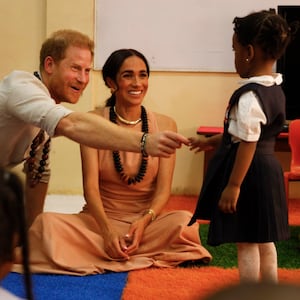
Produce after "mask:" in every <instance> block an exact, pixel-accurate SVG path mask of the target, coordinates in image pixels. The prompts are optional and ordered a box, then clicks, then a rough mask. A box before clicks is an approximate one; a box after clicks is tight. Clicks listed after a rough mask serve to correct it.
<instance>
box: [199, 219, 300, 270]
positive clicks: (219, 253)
mask: <svg viewBox="0 0 300 300" xmlns="http://www.w3.org/2000/svg"><path fill="white" fill-rule="evenodd" d="M208 226H209V225H208V224H201V225H200V236H201V242H202V245H203V246H204V247H205V248H206V249H207V250H208V251H209V252H210V253H211V255H212V256H213V260H212V262H211V263H210V266H217V267H223V268H233V267H237V249H236V245H235V244H223V245H220V246H216V247H212V246H209V245H207V243H206V241H207V232H208ZM290 230H291V237H290V239H289V240H287V241H281V242H277V243H276V248H277V255H278V267H279V268H286V269H299V268H300V259H299V256H300V240H299V235H300V226H290Z"/></svg>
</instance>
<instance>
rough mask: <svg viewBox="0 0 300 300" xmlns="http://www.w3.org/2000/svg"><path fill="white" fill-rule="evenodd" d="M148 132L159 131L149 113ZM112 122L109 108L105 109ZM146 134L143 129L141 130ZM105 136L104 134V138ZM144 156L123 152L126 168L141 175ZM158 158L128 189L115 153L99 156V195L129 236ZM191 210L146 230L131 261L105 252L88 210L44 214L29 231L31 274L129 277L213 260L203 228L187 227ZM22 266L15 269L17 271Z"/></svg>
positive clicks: (164, 216)
mask: <svg viewBox="0 0 300 300" xmlns="http://www.w3.org/2000/svg"><path fill="white" fill-rule="evenodd" d="M147 114H148V123H149V132H156V131H158V126H157V123H156V120H155V115H154V114H153V113H152V112H150V111H147ZM105 117H106V118H108V109H105ZM135 129H136V130H141V125H140V124H138V125H136V128H135ZM99 134H101V133H99ZM140 157H141V155H140V154H139V153H132V152H127V153H124V152H121V161H122V164H123V166H124V169H125V170H127V165H130V169H133V170H137V169H138V167H139V163H140ZM158 164H159V158H154V157H149V161H148V166H147V172H146V174H145V177H144V179H143V180H142V181H141V182H140V183H137V184H135V185H127V184H126V183H124V182H122V181H121V180H120V178H119V175H118V173H117V172H116V171H115V168H114V164H113V159H112V153H111V151H109V150H100V151H99V165H100V171H101V182H100V192H101V198H102V201H103V205H104V208H105V211H106V214H107V216H108V217H109V219H110V221H111V223H112V224H113V225H114V226H115V227H116V228H117V229H118V230H119V231H120V232H121V233H124V235H125V234H126V233H127V231H128V229H129V226H130V224H131V223H132V222H133V221H134V220H136V219H137V218H139V217H140V216H141V215H142V214H143V213H144V211H145V209H147V208H149V207H150V203H151V201H152V195H153V192H154V189H155V183H156V174H157V172H158ZM191 216H192V215H191V213H190V212H188V211H183V210H177V211H171V212H164V213H161V214H160V215H158V216H157V218H156V219H155V220H154V221H153V222H151V223H150V224H149V225H148V226H147V228H146V229H145V231H144V236H143V239H142V241H141V243H140V246H139V248H138V250H137V251H136V252H135V253H134V254H132V255H131V256H130V259H129V260H126V261H124V260H122V261H120V260H117V259H113V258H111V257H109V256H108V255H107V254H106V252H105V251H104V243H103V238H102V236H101V234H100V231H99V226H98V224H97V222H96V221H95V219H94V218H93V216H92V215H91V214H90V212H89V210H88V207H84V208H83V210H82V212H80V213H78V214H62V213H52V212H47V213H42V214H41V215H39V216H38V217H37V219H36V220H35V222H34V223H33V225H32V226H31V228H30V230H29V239H30V246H31V247H30V251H31V256H30V262H31V271H32V272H34V273H56V274H70V275H88V274H99V273H104V272H105V271H114V272H124V271H130V270H135V269H142V268H148V267H175V266H177V265H178V264H180V263H182V262H184V261H190V260H204V261H205V262H209V261H210V260H211V255H210V253H209V252H208V251H207V250H206V249H205V248H204V247H203V246H202V245H201V241H200V238H199V233H198V224H197V223H195V224H194V225H193V226H191V227H188V226H187V224H188V222H189V220H190V219H191ZM21 269H22V266H21V265H18V264H15V265H14V271H18V270H21Z"/></svg>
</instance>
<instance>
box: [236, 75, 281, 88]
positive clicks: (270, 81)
mask: <svg viewBox="0 0 300 300" xmlns="http://www.w3.org/2000/svg"><path fill="white" fill-rule="evenodd" d="M253 82H254V83H258V84H261V85H264V86H272V85H274V84H276V85H279V84H281V83H282V75H281V74H280V73H274V74H273V75H261V76H254V77H250V78H247V79H243V80H241V81H240V82H239V84H240V85H245V84H248V83H253Z"/></svg>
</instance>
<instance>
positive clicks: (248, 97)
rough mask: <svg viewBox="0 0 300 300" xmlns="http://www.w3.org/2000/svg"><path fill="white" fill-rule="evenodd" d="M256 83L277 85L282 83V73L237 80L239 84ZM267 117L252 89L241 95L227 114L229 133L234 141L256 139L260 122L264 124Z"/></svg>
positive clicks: (259, 130)
mask: <svg viewBox="0 0 300 300" xmlns="http://www.w3.org/2000/svg"><path fill="white" fill-rule="evenodd" d="M253 82H254V83H258V84H261V85H264V86H272V85H274V84H276V85H279V84H281V83H282V75H281V74H279V73H275V74H273V75H263V76H255V77H250V78H247V79H243V80H242V81H240V82H239V84H240V85H241V86H243V85H245V84H248V83H253ZM266 122H267V118H266V115H265V114H264V112H263V110H262V107H261V104H260V100H259V98H258V97H257V95H256V94H255V93H254V92H253V91H249V92H246V93H244V94H242V95H241V97H240V100H239V102H238V105H236V106H234V107H233V108H232V109H231V112H230V116H229V129H228V131H229V133H230V134H231V135H232V140H233V141H234V142H237V141H240V140H243V141H247V142H256V141H258V139H259V137H260V133H261V124H266Z"/></svg>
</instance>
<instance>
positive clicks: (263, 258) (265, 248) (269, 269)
mask: <svg viewBox="0 0 300 300" xmlns="http://www.w3.org/2000/svg"><path fill="white" fill-rule="evenodd" d="M259 255H260V273H261V279H262V280H263V281H269V282H275V283H277V282H278V268H277V251H276V247H275V245H274V243H264V244H259Z"/></svg>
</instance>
